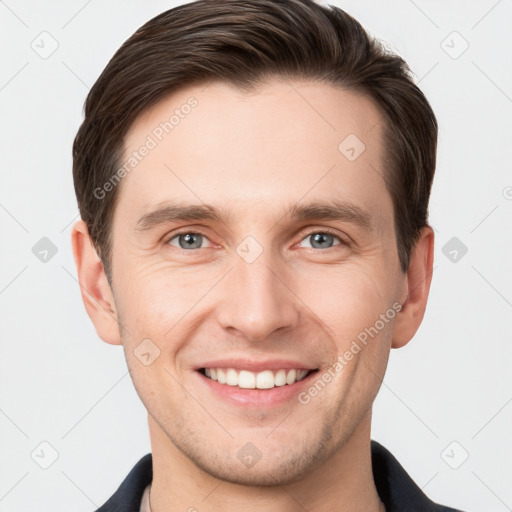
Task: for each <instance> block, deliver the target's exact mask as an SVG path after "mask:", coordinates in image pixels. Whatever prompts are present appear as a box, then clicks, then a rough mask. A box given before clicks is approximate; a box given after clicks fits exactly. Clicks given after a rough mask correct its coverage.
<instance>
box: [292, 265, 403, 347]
mask: <svg viewBox="0 0 512 512" xmlns="http://www.w3.org/2000/svg"><path fill="white" fill-rule="evenodd" d="M377 270H379V269H378V268H377ZM305 276H307V277H305ZM293 289H294V292H295V293H296V294H297V296H298V297H300V298H301V299H302V301H303V302H304V304H306V305H307V309H306V311H309V313H307V314H311V312H312V314H313V317H314V318H316V319H317V320H318V321H320V322H321V324H322V325H323V327H324V328H325V330H326V333H327V334H328V335H330V336H331V337H332V338H333V339H335V340H336V341H337V344H340V345H341V346H340V347H338V348H339V349H341V348H342V345H343V344H345V343H347V342H350V340H352V339H355V338H356V337H357V336H358V334H359V333H360V332H362V331H364V330H365V329H366V328H369V327H371V326H373V325H374V324H375V322H376V321H377V320H379V318H380V315H381V314H385V313H386V311H388V310H389V309H390V308H391V306H392V303H393V301H394V295H395V294H394V285H393V282H392V278H390V276H387V275H386V274H385V272H384V271H383V269H382V270H381V271H380V272H376V268H375V267H373V266H370V265H367V266H365V265H349V264H347V265H343V266H339V267H338V268H334V267H332V268H325V267H324V268H323V269H322V270H318V271H310V272H307V273H306V272H304V273H301V276H300V279H297V281H296V283H295V287H294V288H293ZM379 325H380V324H379ZM386 328H389V322H388V323H386ZM379 330H382V331H385V330H386V329H385V328H381V329H379Z"/></svg>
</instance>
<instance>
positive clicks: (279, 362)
mask: <svg viewBox="0 0 512 512" xmlns="http://www.w3.org/2000/svg"><path fill="white" fill-rule="evenodd" d="M201 368H235V369H236V370H248V371H250V372H260V371H263V370H281V369H283V370H290V369H292V368H294V369H295V370H316V367H313V366H311V365H310V364H306V363H301V362H300V361H292V360H291V359H266V360H260V361H256V360H254V359H216V360H215V361H205V362H204V363H201V364H200V365H199V366H197V367H196V368H195V369H196V370H199V369H201Z"/></svg>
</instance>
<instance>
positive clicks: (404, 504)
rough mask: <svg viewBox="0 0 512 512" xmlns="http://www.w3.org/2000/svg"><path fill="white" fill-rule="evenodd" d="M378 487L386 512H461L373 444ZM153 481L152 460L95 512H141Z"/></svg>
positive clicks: (143, 463) (144, 460) (142, 463)
mask: <svg viewBox="0 0 512 512" xmlns="http://www.w3.org/2000/svg"><path fill="white" fill-rule="evenodd" d="M371 454H372V469H373V478H374V480H375V487H376V488H377V492H378V493H379V496H380V499H381V500H382V502H383V503H384V505H385V506H386V512H461V511H460V510H457V509H454V508H449V507H444V506H442V505H438V504H436V503H434V502H433V501H431V500H430V499H429V498H428V497H427V496H426V495H425V493H424V492H423V491H422V490H421V489H420V488H419V487H418V486H417V485H416V484H415V483H414V481H413V480H412V479H411V477H410V476H409V475H408V474H407V472H406V471H405V469H404V468H403V467H402V466H401V465H400V463H399V462H398V461H397V460H396V459H395V457H394V456H393V455H392V454H391V452H389V451H388V450H387V449H386V448H384V446H382V445H381V444H379V443H378V442H377V441H374V440H372V441H371ZM152 479H153V467H152V456H151V453H148V454H146V455H144V457H142V459H140V460H139V462H137V464H135V466H134V467H133V468H132V470H131V471H130V473H129V474H128V476H127V477H126V478H125V479H124V480H123V482H122V484H121V485H120V486H119V488H118V489H117V491H116V492H115V493H114V494H113V495H112V496H111V498H110V499H109V500H108V501H107V502H106V503H105V504H104V505H103V506H102V507H101V508H99V509H98V510H97V511H96V512H139V510H140V506H141V500H142V494H143V493H144V489H145V488H146V486H147V485H148V484H149V483H150V482H151V480H152Z"/></svg>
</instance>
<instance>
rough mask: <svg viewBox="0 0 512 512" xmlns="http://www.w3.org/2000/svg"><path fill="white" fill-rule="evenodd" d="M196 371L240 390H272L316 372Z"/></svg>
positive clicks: (290, 370)
mask: <svg viewBox="0 0 512 512" xmlns="http://www.w3.org/2000/svg"><path fill="white" fill-rule="evenodd" d="M197 371H198V372H199V373H201V375H203V376H205V377H206V378H208V379H211V380H215V381H217V382H218V383H219V384H224V385H227V386H233V387H238V388H240V389H272V388H275V387H281V386H290V385H292V384H295V383H296V382H300V381H301V380H303V379H305V378H306V377H307V376H308V375H309V374H311V373H314V372H317V371H318V369H315V370H305V369H280V370H263V371H261V372H251V371H248V370H237V369H235V368H199V370H197Z"/></svg>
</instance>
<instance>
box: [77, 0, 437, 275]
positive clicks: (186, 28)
mask: <svg viewBox="0 0 512 512" xmlns="http://www.w3.org/2000/svg"><path fill="white" fill-rule="evenodd" d="M273 76H282V77H286V78H300V79H313V80H321V81H324V82H327V83H331V84H335V85H339V86H341V87H343V88H345V89H346V90H350V91H354V92H357V93H359V94H362V95H364V96H366V97H369V98H370V99H372V100H373V101H374V103H375V104H376V105H377V107H378V108H379V110H380V113H381V115H382V117H383V121H384V123H383V125H384V126H383V135H384V139H383V140H384V151H385V158H384V162H383V165H384V170H385V175H384V176H383V177H384V179H385V180H386V185H387V187H388V190H389V192H390V194H391V197H392V200H393V205H394V217H395V228H396V233H397V249H398V255H399V261H400V266H401V268H402V270H403V271H404V272H405V271H406V270H407V269H408V267H409V259H410V252H411V249H412V247H413V246H414V244H415V242H416V241H417V239H418V235H419V231H420V229H421V228H422V227H424V226H425V225H427V223H428V201H429V196H430V190H431V186H432V179H433V176H434V170H435V164H436V146H437V121H436V118H435V115H434V113H433V111H432V108H431V107H430V104H429V103H428V101H427V99H426V98H425V96H424V95H423V93H422V92H421V91H420V89H419V88H418V87H417V86H416V85H415V84H414V82H413V80H412V77H411V71H410V69H409V67H408V66H407V64H406V62H405V61H404V60H403V59H402V58H401V57H399V56H397V55H395V54H393V53H392V52H390V51H388V50H387V49H386V48H385V47H384V46H383V45H382V43H381V42H380V41H378V40H376V39H375V38H373V37H371V36H370V35H369V34H368V33H367V32H366V31H365V30H364V29H363V27H362V26H361V25H360V23H359V22H358V21H356V20H355V19H354V18H352V17H351V16H350V15H348V14H347V13H346V12H344V11H343V10H341V9H339V8H337V7H333V6H329V7H324V6H321V5H319V4H317V3H315V2H314V1H313V0H244V1H243V2H239V1H238V0H200V1H196V2H192V3H187V4H184V5H180V6H178V7H176V8H174V9H170V10H168V11H166V12H164V13H162V14H160V15H158V16H156V17H154V18H153V19H151V20H150V21H148V22H147V23H146V24H144V25H143V26H142V27H140V28H139V29H138V30H137V31H136V32H135V33H134V34H133V35H132V36H131V37H130V38H129V39H128V40H127V41H125V43H124V44H123V45H122V46H121V47H120V48H119V50H118V51H117V52H116V53H115V55H114V56H113V57H112V59H111V60H110V62H109V63H108V65H107V66H106V68H105V69H104V71H103V72H102V73H101V75H100V77H99V78H98V80H97V81H96V83H95V84H94V85H93V87H92V88H91V90H90V92H89V94H88V96H87V99H86V101H85V108H84V110H85V119H84V121H83V123H82V125H81V126H80V128H79V130H78V133H77V135H76V138H75V141H74V144H73V179H74V184H75V192H76V196H77V200H78V206H79V209H80V215H81V217H82V219H83V220H84V221H85V223H86V224H87V227H88V229H89V233H90V236H91V239H92V241H93V243H94V245H95V247H96V249H97V251H98V254H99V256H100V258H101V259H102V262H103V265H104V268H105V271H106V273H107V276H111V225H112V218H113V212H114V208H115V205H116V200H117V197H118V195H119V188H120V187H114V188H113V190H112V191H111V192H109V194H106V195H105V197H102V198H101V199H98V197H97V194H95V190H98V187H102V186H103V184H105V183H106V182H108V180H109V179H111V177H112V176H114V174H115V172H116V170H117V169H118V168H119V165H120V162H121V159H122V157H123V149H124V138H125V135H126V134H127V132H128V130H129V129H130V127H131V125H132V124H133V122H134V121H135V119H136V118H137V116H138V115H139V114H141V112H142V111H144V110H145V109H147V108H148V107H149V106H151V105H153V104H155V103H156V102H157V101H158V100H160V99H162V98H163V97H164V96H166V95H167V94H170V93H171V92H173V91H176V90H177V89H178V88H183V87H185V86H190V85H193V84H198V83H206V82H210V81H223V82H228V83H231V84H234V85H236V86H238V87H239V88H240V89H242V90H253V89H254V88H255V87H256V86H257V85H258V84H259V83H261V82H262V81H263V80H264V79H265V78H269V77H273ZM340 142H341V141H340ZM109 279H110V277H109Z"/></svg>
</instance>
